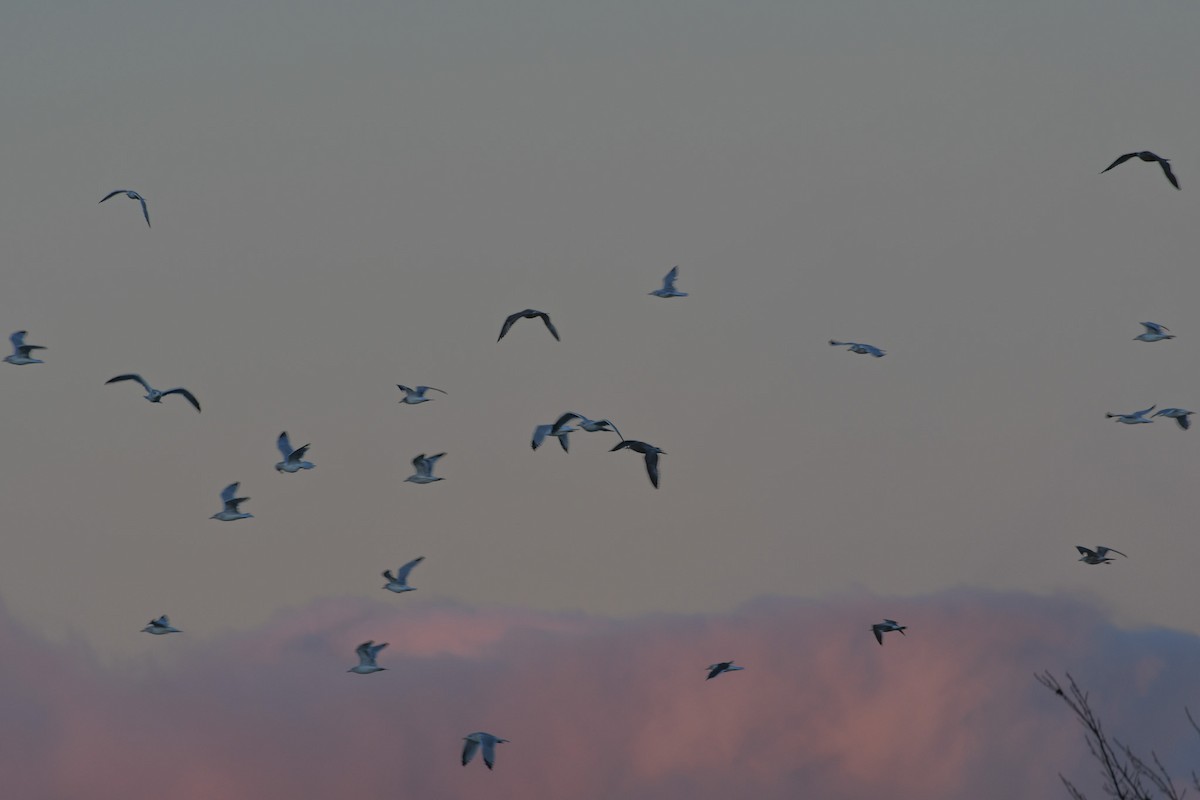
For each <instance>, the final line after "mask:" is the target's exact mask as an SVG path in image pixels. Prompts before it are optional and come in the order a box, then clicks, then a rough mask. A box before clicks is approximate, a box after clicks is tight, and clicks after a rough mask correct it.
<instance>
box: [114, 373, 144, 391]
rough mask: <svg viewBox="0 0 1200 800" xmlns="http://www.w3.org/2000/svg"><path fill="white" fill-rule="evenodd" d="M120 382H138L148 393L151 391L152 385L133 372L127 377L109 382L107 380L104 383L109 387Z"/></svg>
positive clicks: (119, 377)
mask: <svg viewBox="0 0 1200 800" xmlns="http://www.w3.org/2000/svg"><path fill="white" fill-rule="evenodd" d="M119 381H137V382H138V383H140V384H141V385H142V388H143V389H145V390H146V391H147V392H148V391H150V389H151V386H150V384H148V383H146V381H145V379H143V378H142V376H141V375H137V374H135V373H132V372H130V373H127V374H125V375H118V376H117V377H115V378H109V379H108V380H106V381H105V382H104V385H105V386H107V385H108V384H110V383H117V382H119Z"/></svg>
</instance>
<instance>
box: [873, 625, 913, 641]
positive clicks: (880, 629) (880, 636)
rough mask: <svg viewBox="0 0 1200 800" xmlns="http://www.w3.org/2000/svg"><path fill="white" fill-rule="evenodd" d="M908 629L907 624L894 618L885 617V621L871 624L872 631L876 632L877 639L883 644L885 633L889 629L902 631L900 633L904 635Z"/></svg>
mask: <svg viewBox="0 0 1200 800" xmlns="http://www.w3.org/2000/svg"><path fill="white" fill-rule="evenodd" d="M907 629H908V628H907V626H905V625H901V624H900V623H898V622H896V620H894V619H885V620H884V621H883V622H876V623H875V624H874V625H872V626H871V632H872V633H874V634H875V641H877V642H879V643H880V644H883V634H885V633H887V632H888V631H900V635H901V636H904V631H906V630H907Z"/></svg>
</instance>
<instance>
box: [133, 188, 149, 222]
mask: <svg viewBox="0 0 1200 800" xmlns="http://www.w3.org/2000/svg"><path fill="white" fill-rule="evenodd" d="M133 196H134V197H136V198H137V199H138V202H139V203H141V204H142V216H143V217H145V218H146V227H147V228H149V227H150V209H148V208H146V198H144V197H142V196H141V195H140V194H138V193H137V192H134V193H133Z"/></svg>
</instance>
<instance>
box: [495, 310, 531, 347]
mask: <svg viewBox="0 0 1200 800" xmlns="http://www.w3.org/2000/svg"><path fill="white" fill-rule="evenodd" d="M524 315H525V312H524V311H518V312H517V313H515V314H509V315H508V319H506V320H504V327H502V328H501V329H500V335H499V336H497V337H496V341H497V342H498V341H500V340H501V339H503V338H504V335H505V334H506V333H508V330H509V328H511V327H512V326H513V323H514V322H516V321H517V320H519V319H520V318H521V317H523V316H524Z"/></svg>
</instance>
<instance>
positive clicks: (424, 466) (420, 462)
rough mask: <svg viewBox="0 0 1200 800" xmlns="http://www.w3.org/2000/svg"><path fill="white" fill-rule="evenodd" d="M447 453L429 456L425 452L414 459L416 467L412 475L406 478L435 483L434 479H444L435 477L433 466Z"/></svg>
mask: <svg viewBox="0 0 1200 800" xmlns="http://www.w3.org/2000/svg"><path fill="white" fill-rule="evenodd" d="M444 455H446V454H445V453H438V454H437V455H436V456H427V455H425V454H424V453H421V455H419V456H417V457H416V458H414V459H413V460H412V465H413V468H414V469H416V472H414V473H413V474H412V475H409V476H408V477H407V478H405V479H404V480H406V481H411V482H412V483H433V482H434V481H440V480H444V479H443V478H435V477H434V475H433V467H434V465H435V464H437V460H438V459H439V458H441V457H442V456H444Z"/></svg>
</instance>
